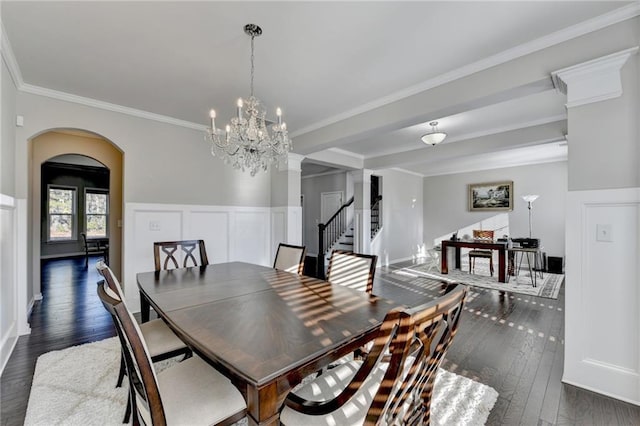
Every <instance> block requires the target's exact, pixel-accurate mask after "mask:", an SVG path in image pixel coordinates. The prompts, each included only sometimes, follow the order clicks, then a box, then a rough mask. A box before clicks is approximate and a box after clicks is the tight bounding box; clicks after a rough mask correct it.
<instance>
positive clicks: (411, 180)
mask: <svg viewBox="0 0 640 426" xmlns="http://www.w3.org/2000/svg"><path fill="white" fill-rule="evenodd" d="M373 174H375V175H377V176H380V177H381V178H382V229H381V230H380V231H379V233H378V235H376V238H375V239H374V240H373V243H372V246H371V252H372V253H373V254H376V255H378V265H379V266H384V265H388V264H389V263H393V262H395V261H399V260H405V259H409V258H414V257H415V256H416V255H417V254H418V252H419V251H420V249H419V247H420V246H421V245H422V241H423V238H422V236H423V230H422V220H423V178H422V177H421V176H417V175H414V174H409V173H405V172H401V171H397V170H376V171H374V172H373Z"/></svg>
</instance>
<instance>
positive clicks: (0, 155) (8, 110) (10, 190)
mask: <svg viewBox="0 0 640 426" xmlns="http://www.w3.org/2000/svg"><path fill="white" fill-rule="evenodd" d="M1 75H2V82H1V84H2V87H1V88H0V90H1V91H0V94H1V96H2V99H1V102H2V106H0V108H1V111H2V123H0V128H1V132H0V138H1V140H0V193H2V194H4V195H10V196H12V197H13V196H14V194H15V161H16V159H15V153H16V150H15V134H16V121H15V120H16V86H15V85H14V84H13V80H12V79H11V75H10V74H9V70H8V69H7V65H6V64H5V63H4V59H3V60H2V74H1Z"/></svg>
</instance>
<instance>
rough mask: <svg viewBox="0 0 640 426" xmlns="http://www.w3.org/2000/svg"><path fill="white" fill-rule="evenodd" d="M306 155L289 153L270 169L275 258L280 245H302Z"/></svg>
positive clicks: (272, 243)
mask: <svg viewBox="0 0 640 426" xmlns="http://www.w3.org/2000/svg"><path fill="white" fill-rule="evenodd" d="M303 159H304V156H302V155H298V154H294V153H289V154H288V155H287V158H286V160H285V161H280V163H279V164H278V168H277V169H276V168H275V167H272V169H271V247H272V257H274V258H275V254H276V250H277V249H278V244H279V243H281V242H282V243H288V244H296V245H301V244H302V206H301V205H300V196H301V190H300V178H301V176H300V172H301V163H302V160H303Z"/></svg>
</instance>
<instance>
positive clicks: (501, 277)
mask: <svg viewBox="0 0 640 426" xmlns="http://www.w3.org/2000/svg"><path fill="white" fill-rule="evenodd" d="M505 257H506V256H505V250H504V249H502V250H498V281H500V282H501V283H506V282H507V277H506V274H505V271H506V265H505V263H506V262H505Z"/></svg>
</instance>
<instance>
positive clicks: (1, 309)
mask: <svg viewBox="0 0 640 426" xmlns="http://www.w3.org/2000/svg"><path fill="white" fill-rule="evenodd" d="M15 219H16V211H15V200H14V198H13V197H10V196H7V195H4V194H0V374H1V373H2V371H3V370H4V366H5V365H6V363H7V361H8V360H9V357H10V356H11V352H12V351H13V348H14V346H15V344H16V342H17V340H18V309H17V300H18V297H17V296H18V288H17V285H16V274H15V267H16V265H15V249H16V246H15V243H16V241H15V229H16V224H15Z"/></svg>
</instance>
